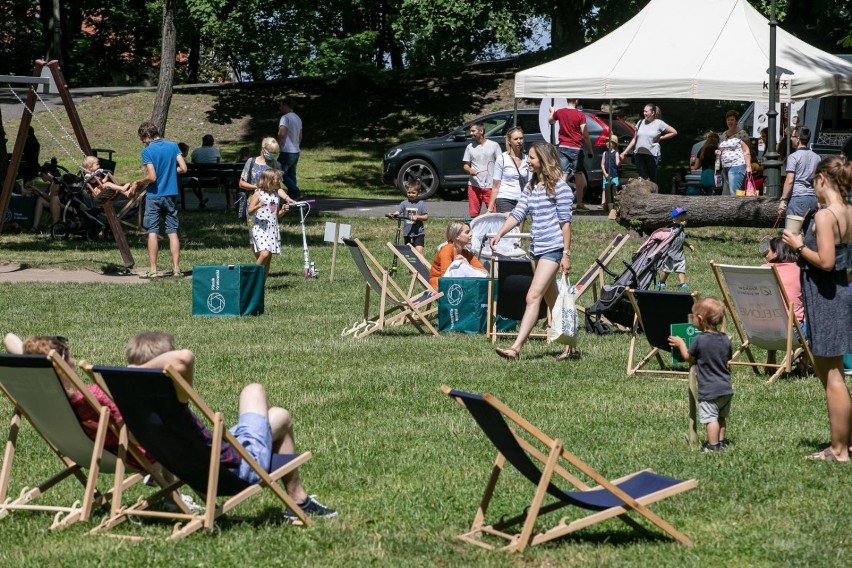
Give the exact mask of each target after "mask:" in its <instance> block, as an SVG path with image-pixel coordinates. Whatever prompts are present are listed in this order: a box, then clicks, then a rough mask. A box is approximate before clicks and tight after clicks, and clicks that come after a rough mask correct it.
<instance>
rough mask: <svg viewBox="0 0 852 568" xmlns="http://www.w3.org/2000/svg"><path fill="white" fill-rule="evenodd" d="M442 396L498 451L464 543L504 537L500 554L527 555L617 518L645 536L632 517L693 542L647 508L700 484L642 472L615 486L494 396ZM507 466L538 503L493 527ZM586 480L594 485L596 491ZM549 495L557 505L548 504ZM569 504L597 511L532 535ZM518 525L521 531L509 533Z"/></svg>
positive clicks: (451, 392)
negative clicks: (491, 510)
mask: <svg viewBox="0 0 852 568" xmlns="http://www.w3.org/2000/svg"><path fill="white" fill-rule="evenodd" d="M441 390H442V391H443V392H444V393H445V394H447V395H449V396H450V397H451V398H453V399H454V400H455V401H456V402H458V403H459V404H461V405H462V406H464V407H465V408H467V410H468V411H469V412H470V413H471V415H472V416H473V419H474V420H475V421H476V423H477V424H478V425H479V427H480V428H481V429H482V431H483V432H484V433H485V435H486V436H487V437H488V439H489V440H490V441H491V443H492V444H494V446H495V447H496V448H497V460H496V462H495V463H494V467H493V468H492V470H491V476H490V478H489V480H488V483H487V485H486V487H485V492H484V494H483V496H482V500H481V501H480V503H479V507H478V508H477V511H476V515H475V517H474V519H473V524H472V526H471V527H470V530H469V531H467V532H465V533H463V534H461V535H459V538H460V539H461V540H464V541H465V542H469V543H471V544H475V545H477V546H481V547H483V548H486V549H488V550H495V549H497V548H498V547H496V546H493V545H492V544H491V543H490V542H486V540H485V538H489V540H494V538H496V539H503V540H505V541H507V542H508V544H507V545H505V546H503V547H501V548H500V550H506V551H515V552H521V551H523V550H524V549H525V548H526V547H527V546H535V545H537V544H541V543H544V542H548V541H550V540H553V539H555V538H559V537H562V536H565V535H567V534H570V533H573V532H575V531H578V530H580V529H582V528H585V527H588V526H590V525H593V524H596V523H599V522H601V521H604V520H606V519H611V518H613V517H616V518H618V519H620V520H621V521H623V522H625V523H627V524H628V525H630V526H631V527H633V528H635V529H637V530H639V531H642V532H647V531H646V529H645V527H644V526H643V525H642V524H640V523H639V522H638V521H637V520H636V519H634V518H633V517H631V516H630V514H632V513H635V515H636V516H640V517H643V518H644V519H646V520H647V521H648V522H650V523H653V524H654V525H656V526H657V527H658V528H659V529H660V530H662V531H664V532H665V533H666V534H668V535H670V536H671V537H672V538H674V539H675V540H677V541H678V542H681V543H683V544H686V545H691V544H692V541H690V539H689V538H688V537H687V536H686V535H684V534H683V533H681V532H680V531H678V530H677V529H675V528H674V527H673V526H672V525H671V524H669V523H668V522H667V521H665V520H663V519H662V518H660V517H659V516H658V515H656V514H655V513H653V512H652V511H651V510H649V509H648V505H650V504H651V503H655V502H657V501H660V500H662V499H666V498H668V497H671V496H673V495H676V494H678V493H682V492H684V491H687V490H690V489H694V488H695V487H696V485H697V482H696V481H695V480H694V479H690V480H687V481H680V480H677V479H672V478H670V477H665V476H663V475H659V474H656V473H654V472H652V471H650V470H643V471H639V472H636V473H633V474H630V475H628V476H625V477H622V478H620V479H616V480H613V481H610V480H608V479H607V478H605V477H604V476H602V475H601V474H600V473H598V472H597V471H595V470H594V469H592V468H591V467H590V466H589V465H587V464H586V463H585V462H583V461H582V460H580V458H578V457H577V456H575V455H574V454H572V453H571V452H569V451H568V450H566V449H565V447H564V445H563V443H562V441H561V440H559V439H552V438H550V437H548V436H547V435H545V434H544V433H543V432H541V431H540V430H538V429H537V428H536V427H535V426H533V425H532V424H530V423H529V422H527V421H526V420H524V419H523V418H522V417H521V416H520V415H518V414H516V413H515V412H513V411H512V410H511V409H510V408H509V407H507V406H506V405H505V404H503V403H502V402H500V401H499V400H497V399H496V398H495V397H493V396H491V395H490V394H485V395H475V394H470V393H466V392H461V391H456V390H452V389H450V388H449V387H447V386H443V387H441ZM507 419H508V421H507ZM506 462H508V463H509V464H511V465H512V466H513V467H514V468H515V469H516V470H518V472H519V473H520V474H521V475H523V476H524V477H525V478H526V479H527V480H528V481H529V482H530V483H532V485H533V486H534V487H535V491H534V493H533V497H532V502H531V503H530V504H529V506H528V507H527V508H526V509H525V510H524V511H523V512H522V513H520V514H518V515H516V516H514V517H512V518H505V517H503V518H501V519H500V520H499V521H497V522H495V523H493V524H488V523H487V522H486V514H487V513H488V507H489V504H490V502H491V499H492V497H493V496H494V494H495V490H496V488H497V481H498V479H499V476H500V473H501V472H502V471H503V468H504V466H505V465H506ZM574 472H576V473H574ZM554 474H556V475H555V476H554ZM583 479H589V480H590V481H591V482H592V483H593V484H594V486H592V485H589V484H587V483H586V482H585V481H583ZM554 480H559V481H562V480H564V481H565V482H567V484H570V485H571V486H572V487H573V490H571V491H563V490H561V489H559V487H557V485H556V484H554V483H553V481H554ZM547 497H550V498H552V500H549V501H550V502H549V503H547V504H545V499H546V498H547ZM568 506H572V507H576V508H577V509H582V510H584V511H591V513H590V514H588V515H587V516H583V517H579V518H576V519H574V520H571V519H569V518H568V516H563V517H562V518H560V520H559V522H558V523H557V524H556V525H555V526H553V527H551V528H546V529H544V528H541V529H539V532H534V531H536V523H537V522H538V520H539V519H540V518H541V517H542V516H543V515H544V514H546V513H550V512H552V511H555V510H558V509H562V508H563V507H568ZM518 525H520V532H508V531H509V530H512V528H513V527H516V526H518ZM491 537H494V538H491Z"/></svg>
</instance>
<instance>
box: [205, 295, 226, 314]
mask: <svg viewBox="0 0 852 568" xmlns="http://www.w3.org/2000/svg"><path fill="white" fill-rule="evenodd" d="M207 309H208V310H210V313H213V314H218V313H220V312H221V311H222V310H224V309H225V296H223V295H222V294H220V293H219V292H213V293H212V294H210V295H209V296H207Z"/></svg>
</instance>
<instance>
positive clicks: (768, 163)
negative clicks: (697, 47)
mask: <svg viewBox="0 0 852 568" xmlns="http://www.w3.org/2000/svg"><path fill="white" fill-rule="evenodd" d="M777 27H778V20H777V19H776V16H775V0H772V7H771V12H770V15H769V112H767V113H766V116H767V125H766V126H767V128H768V129H769V136H768V137H767V141H766V145H767V146H769V147H768V148H767V149H766V150H767V151H766V153H765V154H764V155H765V156H766V160H765V161H764V162H763V172H764V173H763V175H764V176H765V178H766V195H768V196H769V197H776V198H777V197H781V166H782V165H783V164H782V163H781V161H780V160H779V159H778V158H780V156H779V155H778V142H777V138H776V135H775V128H776V127H775V125H776V124H777V122H776V120H777V117H778V112H777V111H776V110H775V102H776V100H777V93H776V83H777V80H778V78H777V77H776V68H775V31H776V28H777Z"/></svg>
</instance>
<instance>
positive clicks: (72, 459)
mask: <svg viewBox="0 0 852 568" xmlns="http://www.w3.org/2000/svg"><path fill="white" fill-rule="evenodd" d="M59 374H62V375H63V376H64V377H65V378H66V379H67V380H69V381H70V382H71V383H72V384H74V386H75V388H77V389H78V390H79V391H80V392H81V393H82V394H83V397H84V400H85V401H86V403H87V404H89V405H90V406H91V407H92V408H93V409H94V410H95V411H96V412H97V414H98V416H99V417H100V418H99V420H98V429H97V434H96V436H95V440H92V439H91V438H89V436H87V435H86V432H85V431H84V430H83V428H82V426H81V425H80V422H79V420H78V418H77V415H76V414H75V413H74V409H73V408H72V406H71V403H70V402H69V400H68V396H67V395H66V394H65V389H64V387H63V385H62V383H61V381H60V378H59ZM0 387H1V388H2V391H3V393H4V394H5V395H6V396H7V397H8V399H9V401H10V402H11V403H12V405H13V406H14V409H15V410H14V413H13V415H12V421H11V426H10V428H9V436H8V438H7V440H6V450H5V453H4V455H3V466H2V470H0V518H4V517H6V516H7V515H8V514H9V512H11V511H48V512H53V513H56V515H55V516H54V520H53V524H52V525H51V527H50V528H52V529H56V528H64V527H67V526H69V525H71V524H73V523H75V522H77V521H87V520H88V519H89V517H90V515H91V513H92V510H93V509H94V508H95V507H100V506H103V505H106V504H107V503H109V501H110V498H111V493H101V492H99V491H98V487H97V482H98V476H99V475H100V474H101V473H114V474H115V482H114V485H115V486H116V487H119V488H120V489H121V490H124V489H127V488H128V487H130V486H131V485H133V484H135V483H137V482H139V481H141V480H142V477H143V476H142V473H145V472H147V473H151V474H152V476H153V477H154V478H155V480H157V481H160V482H162V478H161V476H160V474H159V473H156V472H155V471H154V470H153V469H152V468H151V464H150V462H149V461H148V460H147V459H146V458H145V456H144V455H143V454H142V453H141V452H140V451H139V449H138V447H137V446H136V445H135V444H134V443H131V442H127V441H125V442H124V444H122V445H121V446H120V447H123V448H125V449H126V451H128V452H130V455H132V456H133V458H134V459H135V462H136V463H137V464H141V466H142V471H141V472H136V471H133V470H131V471H130V474H129V475H128V476H127V477H125V466H124V463H125V460H124V459H121V458H120V457H119V456H116V455H114V454H112V453H110V452H109V451H107V450H105V449H104V443H105V441H106V438H107V432H108V430H110V429H112V431H113V433H115V434H116V435H117V436H118V437H119V440H121V436H120V432H119V431H118V430H117V429H115V428H116V425H115V424H114V423H112V421H111V419H110V414H109V409H107V408H106V407H103V406H101V405H100V404H99V403H98V401H97V400H96V399H95V398H94V397H93V396H92V394H91V393H90V392H89V390H88V389H87V388H86V386H85V385H84V384H83V383H82V381H81V380H80V379H79V377H77V375H76V373H75V372H74V370H73V369H72V368H71V367H70V366H68V364H67V363H65V361H64V360H62V358H61V357H59V356H58V355H57V354H56V352H54V351H51V353H50V354H48V355H47V356H44V355H8V354H6V355H0ZM21 418H24V419H26V421H27V422H29V423H30V424H31V425H32V426H33V428H34V429H35V431H36V432H37V433H38V434H39V435H40V436H41V437H42V439H44V441H45V442H46V443H47V445H48V447H50V449H51V450H52V451H53V452H54V453H55V454H56V455H57V457H58V458H59V459H60V460H61V462H62V465H63V469H62V470H61V471H60V472H59V473H57V474H55V475H53V476H51V477H50V478H48V479H46V480H44V481H41V482H40V483H38V484H37V485H35V486H32V487H25V488H24V489H23V490H22V491H21V493H20V496H19V497H18V498H17V499H10V498H8V492H9V486H10V482H11V478H12V467H13V465H14V461H15V457H16V452H17V450H18V433H19V431H20V428H21ZM72 476H73V477H74V478H76V479H77V480H78V481H79V482H80V483H81V484H82V485H83V487H84V489H83V493H82V495H73V494H71V493H69V492H68V488H67V487H65V488H64V490H63V489H57V490H56V491H53V492H52V493H51V496H53V497H56V496H57V495H61V497H62V499H63V501H64V504H63V505H42V504H40V503H34V502H33V501H35V500H36V499H37V498H39V497H41V496H42V495H44V494H46V493H47V492H48V491H49V490H50V489H52V488H53V487H54V486H56V485H57V484H59V483H60V482H61V481H63V480H65V479H66V478H68V477H72ZM174 497H175V498H176V503H177V501H180V498H179V496H177V495H176V494H175V496H174ZM180 505H183V502H182V501H181V502H180Z"/></svg>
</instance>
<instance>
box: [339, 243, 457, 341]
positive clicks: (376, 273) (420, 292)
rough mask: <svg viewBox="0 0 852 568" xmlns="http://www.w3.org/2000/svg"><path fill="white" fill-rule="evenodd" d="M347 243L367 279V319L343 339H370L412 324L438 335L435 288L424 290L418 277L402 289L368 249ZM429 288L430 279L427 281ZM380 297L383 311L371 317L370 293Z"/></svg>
mask: <svg viewBox="0 0 852 568" xmlns="http://www.w3.org/2000/svg"><path fill="white" fill-rule="evenodd" d="M343 243H344V244H345V245H346V248H347V249H349V252H350V253H351V254H352V260H354V261H355V266H356V267H357V268H358V272H360V273H361V276H362V277H363V278H364V290H365V291H364V317H363V319H362V320H359V321H358V322H355V324H353V325H352V326H350V327H348V328H346V329H345V330H343V333H342V334H341V335H352V336H353V337H358V338H361V337H367V336H368V335H370V334H372V333H375V332H377V331H382V330H383V329H385V328H386V327H389V326H394V325H401V324H403V323H406V322H408V323H411V324H412V325H414V327H415V328H417V330H418V331H420V332H421V333H431V334H432V335H438V330H437V329H435V326H434V325H432V323H431V322H430V321H429V320H430V318H431V317H432V316H434V315H435V314H437V312H438V298H440V297H441V296H442V294H439V293H436V292H435V291H434V290H432V287H431V286H428V287H427V288H426V289H420V288H419V286H418V282H419V279H418V277H419V274H418V275H417V276H418V277H414V278H412V279H411V281H410V282H409V285H408V287H407V288H405V289H404V288H402V287H401V286H400V285H399V284H398V283H397V282H396V280H394V278H393V277H392V276H391V275H390V273H389V271H388V270H387V269H385V268H383V267H382V265H381V263H379V262H378V261H377V260H376V258H375V257H374V256H373V255H372V253H370V251H369V250H367V247H366V246H364V244H363V243H362V242H361V241H360V240H358V239H343ZM426 281H427V284H428V278H427V279H426ZM371 290H372V291H373V292H374V293H375V294H376V295H378V297H379V309H378V311H376V312H375V313H374V314H373V315H371V314H370V291H371Z"/></svg>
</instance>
